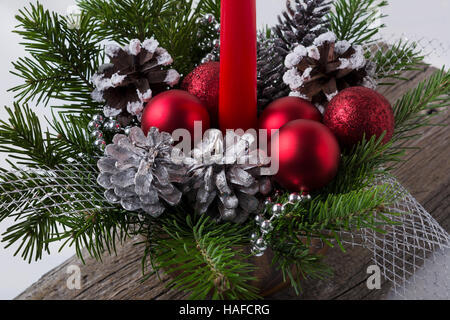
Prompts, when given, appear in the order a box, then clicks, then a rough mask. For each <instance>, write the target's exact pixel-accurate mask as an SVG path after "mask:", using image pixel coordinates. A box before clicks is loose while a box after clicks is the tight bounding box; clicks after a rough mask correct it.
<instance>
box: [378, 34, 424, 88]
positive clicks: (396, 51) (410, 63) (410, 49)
mask: <svg viewBox="0 0 450 320" xmlns="http://www.w3.org/2000/svg"><path fill="white" fill-rule="evenodd" d="M380 45H381V47H380V48H379V49H378V50H377V51H376V52H375V53H373V54H372V61H374V62H375V63H376V65H377V69H376V75H377V79H378V80H379V83H378V85H392V84H394V83H393V82H387V83H386V82H382V81H389V80H390V81H393V80H408V79H406V78H404V77H403V76H402V74H403V73H404V72H405V71H413V70H419V67H421V66H423V65H424V63H423V59H424V56H423V55H422V52H421V50H419V49H418V47H417V43H415V42H409V41H404V40H402V39H400V40H399V41H398V42H397V43H395V44H393V45H392V46H388V45H386V44H383V43H381V44H380Z"/></svg>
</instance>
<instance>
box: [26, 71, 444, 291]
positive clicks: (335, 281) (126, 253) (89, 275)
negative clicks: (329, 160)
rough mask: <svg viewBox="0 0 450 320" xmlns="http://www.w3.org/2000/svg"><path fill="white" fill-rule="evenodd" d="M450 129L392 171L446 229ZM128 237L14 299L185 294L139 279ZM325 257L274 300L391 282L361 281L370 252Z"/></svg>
mask: <svg viewBox="0 0 450 320" xmlns="http://www.w3.org/2000/svg"><path fill="white" fill-rule="evenodd" d="M435 71H436V69H434V68H431V67H424V68H423V69H422V70H420V71H414V72H408V73H407V74H406V76H407V77H408V78H409V79H410V80H409V81H407V82H400V83H398V84H397V85H395V86H392V87H388V88H382V89H381V90H380V92H382V93H383V94H384V95H386V96H387V97H388V99H389V100H390V101H391V102H393V101H395V100H397V99H398V98H399V97H401V96H402V95H403V94H404V92H406V91H407V90H409V89H410V88H414V87H415V86H416V85H417V83H418V82H420V81H422V80H423V79H425V78H427V77H429V76H430V75H431V74H432V73H433V72H435ZM435 121H436V123H441V124H448V123H449V112H448V111H446V112H443V113H441V114H440V115H439V116H437V117H436V118H435ZM449 136H450V130H449V128H448V127H442V126H441V127H433V128H428V129H426V130H424V131H423V132H422V133H421V135H420V136H418V138H417V140H415V141H411V142H410V146H412V147H419V148H421V150H411V151H410V152H408V154H407V161H406V162H405V163H403V164H402V165H401V166H400V167H399V168H398V170H396V172H395V174H396V176H397V177H398V179H399V180H400V182H401V183H402V184H403V185H404V186H405V187H406V188H407V189H408V190H409V191H410V192H411V193H412V194H413V195H414V196H415V197H416V198H417V200H418V201H419V202H420V203H422V204H423V205H424V207H425V208H426V209H427V210H428V211H429V212H430V213H431V214H432V215H433V216H434V217H435V218H436V219H437V220H438V221H439V222H440V223H441V224H442V226H443V227H444V228H445V229H446V230H449V229H450V219H449V215H448V208H449V202H450V200H449V193H450V188H449V183H450V175H449V172H450V160H449V157H450V143H449ZM136 242H137V239H133V240H130V241H128V242H127V243H126V244H125V245H124V246H122V247H120V248H119V249H118V252H117V255H112V256H110V255H105V257H104V258H103V262H102V263H100V262H96V261H95V260H93V259H89V258H88V259H86V264H85V265H83V264H82V263H81V262H80V261H79V260H78V259H77V258H76V257H72V258H71V259H69V260H67V261H66V262H65V263H64V264H62V265H61V266H59V267H57V268H56V269H54V270H52V271H50V272H49V273H47V274H46V275H44V276H43V277H42V278H41V279H40V280H39V281H38V282H36V283H35V284H34V285H32V286H31V287H30V288H28V289H27V290H26V291H25V292H23V293H22V294H21V295H19V296H18V297H17V299H183V298H186V295H185V294H183V293H180V292H175V291H172V290H167V289H166V288H165V285H166V284H167V281H168V278H167V277H165V276H163V277H162V279H159V278H157V277H156V276H153V277H151V278H149V279H148V280H146V281H144V282H141V276H142V274H141V265H140V259H141V255H142V248H141V247H137V246H135V245H134V243H136ZM326 261H327V262H328V263H329V264H330V265H332V266H334V269H335V274H334V276H333V278H332V279H328V280H326V281H305V284H304V292H303V294H302V295H301V296H300V297H297V296H295V294H293V292H292V290H289V289H287V290H285V291H282V292H279V293H277V294H276V295H274V296H272V297H271V298H274V299H379V298H382V297H383V296H384V295H385V294H386V293H387V292H388V291H389V285H388V284H385V283H384V284H383V287H382V290H372V291H369V290H368V289H367V287H366V285H365V282H366V278H367V274H366V268H367V266H368V265H369V264H372V262H371V255H370V253H369V252H368V251H367V250H365V249H362V248H355V249H352V250H349V251H348V252H347V253H346V254H343V253H342V252H341V251H340V250H339V249H337V248H335V249H330V250H329V251H328V253H327V256H326ZM70 265H78V266H79V267H80V268H81V274H82V281H81V289H80V290H69V289H68V288H67V285H66V282H67V279H68V277H69V274H67V267H68V266H70Z"/></svg>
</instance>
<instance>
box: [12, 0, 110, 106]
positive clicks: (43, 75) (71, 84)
mask: <svg viewBox="0 0 450 320" xmlns="http://www.w3.org/2000/svg"><path fill="white" fill-rule="evenodd" d="M16 19H17V20H18V22H19V25H18V26H17V30H16V31H14V32H16V33H17V34H19V35H20V36H21V37H22V38H23V39H24V42H22V45H24V46H25V50H26V51H27V52H29V53H30V57H26V58H20V59H19V60H18V61H17V62H16V63H14V64H13V65H14V69H15V70H14V71H13V72H12V73H13V74H15V75H17V76H19V77H20V78H22V79H23V80H24V84H22V85H19V86H16V87H14V88H12V89H11V90H10V91H13V92H15V93H16V98H18V99H19V102H21V101H23V102H27V101H30V100H33V99H37V102H43V103H44V104H45V105H47V104H48V103H49V101H50V99H52V98H54V99H59V100H63V101H70V102H71V110H77V111H81V110H86V109H87V110H91V111H92V112H94V111H95V109H96V108H98V103H96V102H94V101H93V100H92V99H91V97H90V93H91V91H92V90H93V86H92V83H91V82H90V79H91V76H92V75H93V74H94V73H95V72H96V71H97V69H98V66H99V65H100V64H101V63H102V61H103V55H101V53H100V47H99V45H98V42H99V41H100V39H99V38H98V36H97V33H96V30H95V28H92V27H91V25H92V23H93V19H92V18H91V17H89V16H87V15H82V17H81V20H80V28H79V29H74V30H71V29H70V28H69V27H68V26H67V22H66V18H64V17H61V16H59V15H58V14H56V13H50V12H49V11H48V10H45V9H44V7H43V6H42V5H41V4H40V3H37V4H36V5H34V4H30V7H29V8H25V9H23V10H20V11H19V14H18V15H17V16H16ZM74 101H76V102H77V103H74Z"/></svg>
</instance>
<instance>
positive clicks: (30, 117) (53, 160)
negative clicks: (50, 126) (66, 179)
mask: <svg viewBox="0 0 450 320" xmlns="http://www.w3.org/2000/svg"><path fill="white" fill-rule="evenodd" d="M5 110H6V112H7V113H8V115H9V119H8V120H7V121H4V120H0V152H4V153H6V154H7V155H8V157H9V158H11V159H13V160H14V166H16V165H25V166H29V167H36V166H48V167H50V168H52V167H54V166H55V165H57V164H58V163H60V162H61V161H62V159H61V157H60V154H59V153H58V147H57V146H56V145H54V144H53V138H52V136H51V134H50V133H49V132H48V131H46V132H44V131H43V128H42V126H41V123H40V120H39V118H38V116H37V115H36V114H35V113H34V112H33V111H32V110H31V108H30V107H28V105H24V106H23V107H20V106H19V104H18V103H15V104H14V108H13V109H11V108H8V107H5Z"/></svg>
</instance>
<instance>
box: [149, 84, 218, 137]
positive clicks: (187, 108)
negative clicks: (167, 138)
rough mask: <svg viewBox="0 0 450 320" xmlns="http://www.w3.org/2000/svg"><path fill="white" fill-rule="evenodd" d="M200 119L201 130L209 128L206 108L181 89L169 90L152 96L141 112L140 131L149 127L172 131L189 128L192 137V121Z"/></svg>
mask: <svg viewBox="0 0 450 320" xmlns="http://www.w3.org/2000/svg"><path fill="white" fill-rule="evenodd" d="M195 121H201V122H202V129H203V131H205V130H207V129H209V125H210V121H209V115H208V111H207V110H206V108H205V107H204V106H203V105H202V103H201V102H200V100H198V99H197V98H196V97H194V96H193V95H191V94H189V93H187V92H186V91H182V90H170V91H166V92H163V93H160V94H159V95H157V96H156V97H154V98H153V99H152V100H150V102H149V103H148V104H147V106H146V107H145V109H144V113H143V114H142V123H141V126H142V131H144V133H145V134H147V133H148V131H149V130H150V128H151V127H157V128H158V129H159V130H161V131H165V132H169V133H172V132H173V131H174V130H176V129H187V130H189V132H190V134H191V137H192V139H194V122H195Z"/></svg>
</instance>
